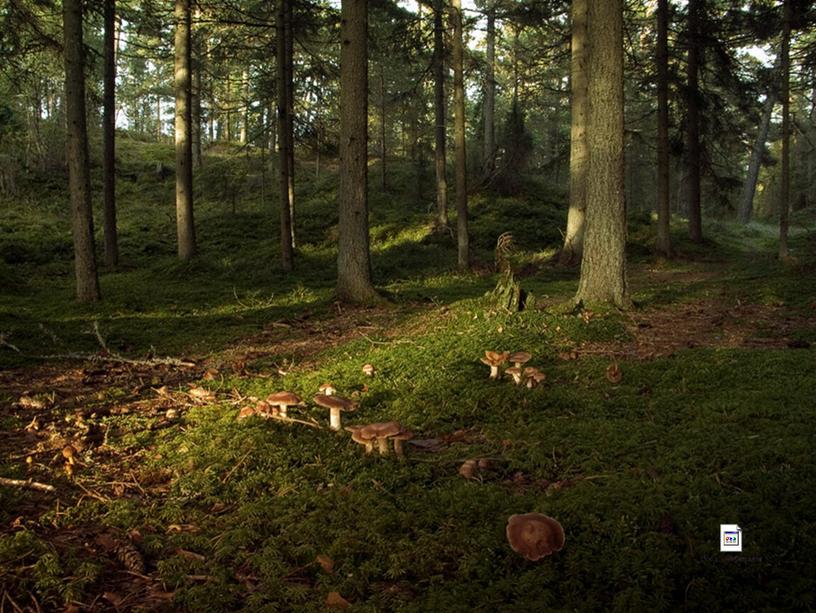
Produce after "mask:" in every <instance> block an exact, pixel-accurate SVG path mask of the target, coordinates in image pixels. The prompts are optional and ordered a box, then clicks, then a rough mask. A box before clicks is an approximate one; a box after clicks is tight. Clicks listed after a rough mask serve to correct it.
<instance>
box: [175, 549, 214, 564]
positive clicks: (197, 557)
mask: <svg viewBox="0 0 816 613" xmlns="http://www.w3.org/2000/svg"><path fill="white" fill-rule="evenodd" d="M176 555H177V556H180V557H182V558H185V559H186V560H192V561H194V562H204V561H206V559H207V558H206V557H205V556H203V555H201V554H200V553H196V552H195V551H189V550H187V549H181V548H178V549H176Z"/></svg>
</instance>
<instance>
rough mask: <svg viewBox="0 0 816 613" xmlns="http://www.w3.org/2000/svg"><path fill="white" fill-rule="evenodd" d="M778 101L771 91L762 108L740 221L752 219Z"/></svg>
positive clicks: (743, 191)
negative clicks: (766, 143) (775, 105)
mask: <svg viewBox="0 0 816 613" xmlns="http://www.w3.org/2000/svg"><path fill="white" fill-rule="evenodd" d="M775 103H776V92H774V91H771V92H769V93H768V97H767V98H766V99H765V108H763V109H762V121H761V122H760V124H759V130H758V131H757V137H756V140H755V141H754V148H753V150H752V151H751V161H750V163H749V164H748V174H747V175H746V177H745V183H743V184H742V194H741V195H740V204H739V220H740V223H743V224H747V223H748V222H749V221H751V215H752V214H753V212H754V193H755V192H756V184H757V179H758V178H759V169H760V167H761V166H762V154H763V153H764V152H765V141H767V140H768V131H769V129H770V127H771V115H773V107H774V104H775Z"/></svg>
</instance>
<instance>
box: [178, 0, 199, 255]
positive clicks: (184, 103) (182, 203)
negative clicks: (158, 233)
mask: <svg viewBox="0 0 816 613" xmlns="http://www.w3.org/2000/svg"><path fill="white" fill-rule="evenodd" d="M175 20H176V40H175V46H176V50H175V52H176V61H175V73H176V74H175V90H176V92H175V93H176V231H177V236H178V256H179V258H180V259H182V260H189V259H190V258H192V257H193V256H194V255H195V252H196V236H195V223H194V221H193V142H192V138H191V129H192V121H191V119H192V105H191V104H190V103H191V97H192V82H191V75H190V63H191V61H190V60H191V50H190V22H191V20H190V0H176V9H175Z"/></svg>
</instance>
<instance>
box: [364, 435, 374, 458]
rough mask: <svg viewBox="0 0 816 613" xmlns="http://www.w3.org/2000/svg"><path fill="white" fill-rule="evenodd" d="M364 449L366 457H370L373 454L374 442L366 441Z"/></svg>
mask: <svg viewBox="0 0 816 613" xmlns="http://www.w3.org/2000/svg"><path fill="white" fill-rule="evenodd" d="M365 449H366V455H371V454H372V453H374V441H373V440H372V439H370V440H367V441H366V444H365Z"/></svg>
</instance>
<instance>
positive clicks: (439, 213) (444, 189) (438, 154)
mask: <svg viewBox="0 0 816 613" xmlns="http://www.w3.org/2000/svg"><path fill="white" fill-rule="evenodd" d="M443 11H444V9H443V0H434V54H433V63H434V118H435V121H434V139H435V145H434V159H435V164H436V225H437V227H439V228H446V227H447V226H448V179H447V165H448V162H447V156H446V153H445V148H446V146H447V145H446V135H445V125H446V123H447V122H446V118H445V39H444V36H443V34H444V25H443Z"/></svg>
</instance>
